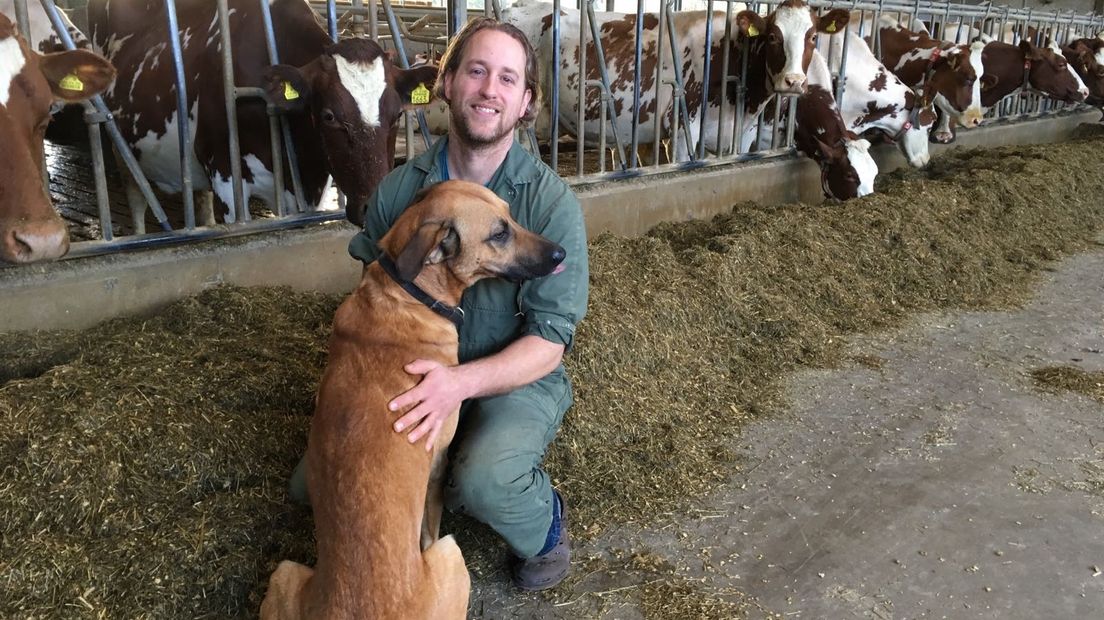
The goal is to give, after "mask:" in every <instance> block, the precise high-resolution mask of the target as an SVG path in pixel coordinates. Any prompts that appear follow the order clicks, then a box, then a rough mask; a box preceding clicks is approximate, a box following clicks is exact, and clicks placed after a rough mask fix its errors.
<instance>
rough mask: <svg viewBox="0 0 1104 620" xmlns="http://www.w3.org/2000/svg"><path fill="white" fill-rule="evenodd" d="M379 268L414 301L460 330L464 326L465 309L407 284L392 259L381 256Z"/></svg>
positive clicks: (384, 255) (412, 284)
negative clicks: (439, 299)
mask: <svg viewBox="0 0 1104 620" xmlns="http://www.w3.org/2000/svg"><path fill="white" fill-rule="evenodd" d="M376 262H377V263H379V266H380V267H382V268H383V271H384V273H386V274H387V275H389V276H391V279H392V280H394V281H395V283H396V284H398V285H399V286H401V287H402V289H403V290H404V291H406V292H407V293H410V296H411V297H413V298H414V299H417V300H418V301H420V302H422V303H423V304H425V306H426V307H427V308H429V309H430V310H432V311H434V312H436V313H437V314H439V315H441V316H443V317H445V318H446V319H448V320H450V321H452V324H453V325H455V326H456V329H457V330H459V329H460V328H461V327H462V326H463V325H464V309H463V308H460V307H457V306H450V305H448V304H446V303H444V302H442V301H438V300H436V299H434V298H433V297H431V296H430V295H429V293H427V292H425V291H423V290H422V289H420V288H418V285H416V284H414V283H413V282H407V281H406V280H403V279H402V278H400V277H399V272H398V270H397V269H396V268H395V262H394V261H392V260H391V257H390V256H388V255H386V254H380V256H379V258H378V259H376Z"/></svg>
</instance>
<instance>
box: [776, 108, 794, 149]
mask: <svg viewBox="0 0 1104 620" xmlns="http://www.w3.org/2000/svg"><path fill="white" fill-rule="evenodd" d="M786 102H787V103H789V105H790V113H789V118H787V119H786V146H793V143H794V124H796V122H797V96H796V95H790V96H788V97H786ZM779 103H780V104H781V103H782V102H781V101H779Z"/></svg>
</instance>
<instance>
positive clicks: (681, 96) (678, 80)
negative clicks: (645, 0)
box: [661, 0, 695, 160]
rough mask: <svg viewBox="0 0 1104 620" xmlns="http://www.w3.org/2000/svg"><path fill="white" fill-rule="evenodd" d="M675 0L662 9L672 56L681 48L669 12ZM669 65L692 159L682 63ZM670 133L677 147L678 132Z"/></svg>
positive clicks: (692, 146) (692, 144)
mask: <svg viewBox="0 0 1104 620" xmlns="http://www.w3.org/2000/svg"><path fill="white" fill-rule="evenodd" d="M675 1H676V0H667V3H666V4H665V5H664V6H663V10H664V11H667V38H668V39H670V43H671V56H674V55H675V52H676V51H677V50H680V49H682V48H681V47H679V44H678V35H677V34H675V28H674V26H672V23H673V22H674V17H673V15H672V14H671V12H672V6H673V5H674V3H675ZM661 36H662V35H661ZM671 67H672V68H673V69H674V74H675V75H674V77H675V85H676V87H677V88H676V93H677V94H676V96H675V98H674V100H675V101H677V102H678V110H677V111H676V112H675V113H676V114H682V121H683V123H682V124H683V132H684V133H685V138H686V152H687V154H688V156H689V157H690V159H691V160H693V159H694V150H695V149H694V137H693V136H691V135H690V112H689V110H687V109H686V91H685V89H684V84H685V82H683V80H682V65H681V64H679V63H677V62H672V63H671ZM672 133H673V136H672V138H673V139H674V140H675V141H676V147H677V140H678V138H677V135H678V132H677V131H675V132H672Z"/></svg>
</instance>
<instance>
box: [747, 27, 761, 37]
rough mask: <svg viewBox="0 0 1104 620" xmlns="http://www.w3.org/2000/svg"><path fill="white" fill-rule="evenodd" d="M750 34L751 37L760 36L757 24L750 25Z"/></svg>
mask: <svg viewBox="0 0 1104 620" xmlns="http://www.w3.org/2000/svg"><path fill="white" fill-rule="evenodd" d="M748 36H749V37H757V36H759V29H758V28H756V27H755V26H748Z"/></svg>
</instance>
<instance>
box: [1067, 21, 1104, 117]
mask: <svg viewBox="0 0 1104 620" xmlns="http://www.w3.org/2000/svg"><path fill="white" fill-rule="evenodd" d="M1061 50H1062V55H1063V56H1065V58H1066V60H1067V61H1068V62H1069V64H1070V67H1071V68H1072V69H1073V70H1074V71H1076V72H1077V75H1078V76H1079V77H1080V78H1081V79H1082V80H1083V81H1084V83H1085V86H1086V88H1087V89H1088V91H1089V94H1088V96H1087V97H1086V98H1085V103H1088V104H1089V105H1093V106H1097V107H1101V106H1104V39H1101V38H1100V37H1099V36H1098V37H1094V38H1082V39H1075V40H1073V41H1070V42H1069V43H1067V44H1066V45H1064V46H1062V48H1061ZM1102 120H1104V119H1102Z"/></svg>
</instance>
